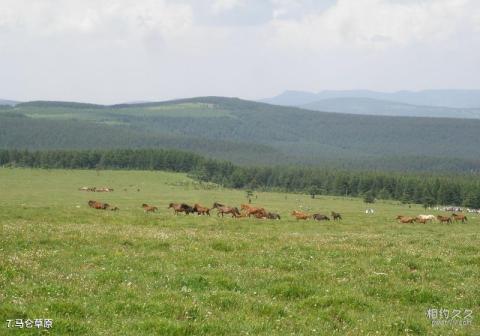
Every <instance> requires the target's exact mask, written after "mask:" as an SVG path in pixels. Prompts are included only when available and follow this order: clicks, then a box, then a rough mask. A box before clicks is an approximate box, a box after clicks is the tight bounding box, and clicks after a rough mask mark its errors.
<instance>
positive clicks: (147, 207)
mask: <svg viewBox="0 0 480 336" xmlns="http://www.w3.org/2000/svg"><path fill="white" fill-rule="evenodd" d="M142 208H143V211H145V212H155V211H157V210H158V208H157V207H155V206H152V205H148V204H145V203H143V204H142Z"/></svg>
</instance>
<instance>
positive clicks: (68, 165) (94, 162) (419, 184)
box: [0, 149, 480, 208]
mask: <svg viewBox="0 0 480 336" xmlns="http://www.w3.org/2000/svg"><path fill="white" fill-rule="evenodd" d="M0 165H1V166H4V167H31V168H59V169H60V168H63V169H138V170H165V171H174V172H184V173H188V174H189V176H191V177H192V178H195V179H197V180H200V181H205V182H214V183H217V184H220V185H222V186H225V187H231V188H249V189H261V190H277V191H287V192H303V193H308V194H312V195H314V194H316V195H339V196H352V197H359V196H360V197H365V196H368V197H369V198H372V197H373V198H379V199H393V200H399V201H402V202H404V203H418V204H424V205H425V206H433V205H437V204H438V205H462V206H467V207H471V208H480V179H479V176H478V175H476V174H469V175H455V176H445V175H434V174H423V173H422V174H420V173H418V174H413V173H409V174H400V173H393V172H362V171H339V170H334V169H325V168H306V167H300V168H298V167H281V166H277V167H244V166H237V165H234V164H232V163H230V162H225V161H218V160H214V159H207V158H204V157H202V156H199V155H196V154H193V153H189V152H183V151H177V150H160V149H113V150H44V151H28V150H0Z"/></svg>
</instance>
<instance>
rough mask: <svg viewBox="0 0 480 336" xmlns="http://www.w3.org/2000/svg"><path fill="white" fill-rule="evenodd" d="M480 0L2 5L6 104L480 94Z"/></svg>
mask: <svg viewBox="0 0 480 336" xmlns="http://www.w3.org/2000/svg"><path fill="white" fill-rule="evenodd" d="M478 59H480V0H338V1H335V0H262V1H259V0H0V64H2V81H0V98H12V99H19V100H28V99H32V98H35V99H67V100H81V101H93V102H108V103H114V102H119V101H128V100H142V99H162V98H174V97H185V96H198V95H207V94H209V95H227V96H240V97H242V96H243V97H250V98H252V97H255V98H259V97H264V96H269V95H273V94H276V93H278V92H279V91H282V90H285V89H304V90H310V91H318V90H321V89H350V88H366V89H377V90H395V89H422V88H442V87H444V88H445V87H452V88H461V87H471V88H476V87H480V73H479V71H480V68H479V67H478Z"/></svg>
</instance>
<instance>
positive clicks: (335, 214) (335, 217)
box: [330, 211, 342, 221]
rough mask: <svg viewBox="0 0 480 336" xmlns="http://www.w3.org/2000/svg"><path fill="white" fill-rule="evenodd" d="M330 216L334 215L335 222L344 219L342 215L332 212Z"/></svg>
mask: <svg viewBox="0 0 480 336" xmlns="http://www.w3.org/2000/svg"><path fill="white" fill-rule="evenodd" d="M330 214H331V215H332V218H333V220H334V221H336V220H341V219H342V215H341V214H339V213H338V212H335V211H332V212H331V213H330Z"/></svg>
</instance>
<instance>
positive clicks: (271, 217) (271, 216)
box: [267, 212, 280, 219]
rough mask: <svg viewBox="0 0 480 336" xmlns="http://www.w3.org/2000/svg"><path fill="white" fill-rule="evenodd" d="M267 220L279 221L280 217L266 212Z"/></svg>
mask: <svg viewBox="0 0 480 336" xmlns="http://www.w3.org/2000/svg"><path fill="white" fill-rule="evenodd" d="M267 218H268V219H280V215H279V214H277V213H275V212H267Z"/></svg>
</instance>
